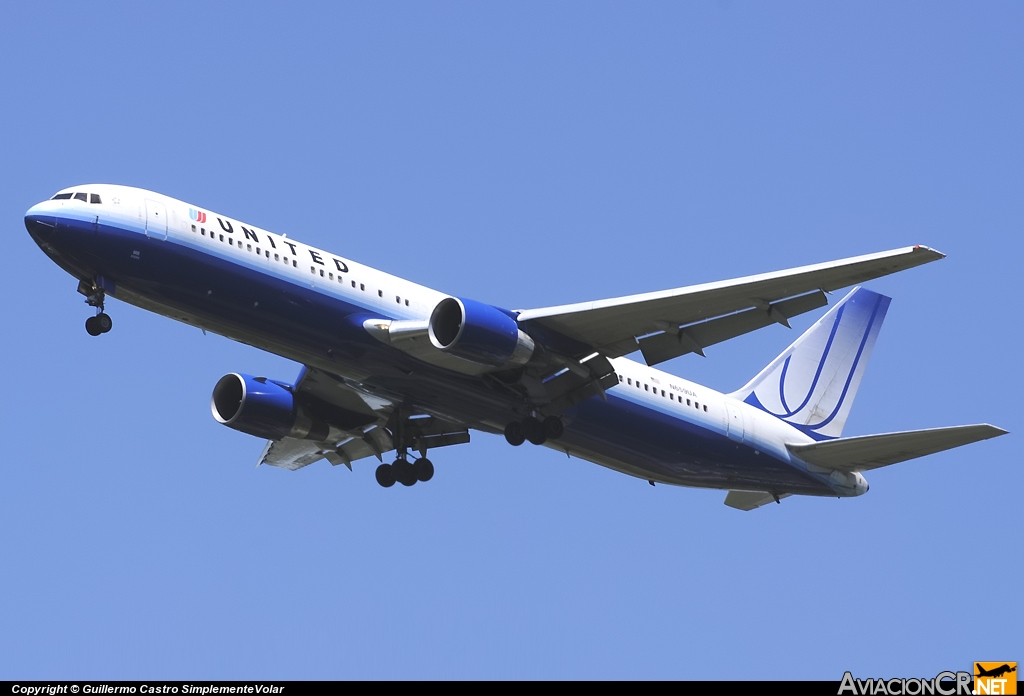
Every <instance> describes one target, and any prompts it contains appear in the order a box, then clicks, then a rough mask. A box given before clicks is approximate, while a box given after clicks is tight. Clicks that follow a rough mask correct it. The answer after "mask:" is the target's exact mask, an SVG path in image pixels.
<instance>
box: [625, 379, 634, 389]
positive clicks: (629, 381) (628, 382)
mask: <svg viewBox="0 0 1024 696" xmlns="http://www.w3.org/2000/svg"><path fill="white" fill-rule="evenodd" d="M626 383H627V384H628V385H629V386H631V387H632V386H633V378H632V377H628V378H627V379H626Z"/></svg>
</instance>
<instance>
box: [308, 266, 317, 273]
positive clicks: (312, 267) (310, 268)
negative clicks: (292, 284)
mask: <svg viewBox="0 0 1024 696" xmlns="http://www.w3.org/2000/svg"><path fill="white" fill-rule="evenodd" d="M309 272H310V273H312V274H313V275H316V266H310V267H309Z"/></svg>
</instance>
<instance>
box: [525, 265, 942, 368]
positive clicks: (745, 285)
mask: <svg viewBox="0 0 1024 696" xmlns="http://www.w3.org/2000/svg"><path fill="white" fill-rule="evenodd" d="M941 258H943V255H942V254H940V253H939V252H937V251H935V250H934V249H929V248H928V247H924V246H913V247H906V248H903V249H894V250H892V251H883V252H880V253H877V254H867V255H865V256H855V257H852V258H848V259H842V260H839V261H830V262H828V263H819V264H815V265H813V266H801V267H799V268H791V269H789V270H785V271H775V272H773V273H762V274H760V275H754V276H747V277H745V278H736V279H733V280H724V281H719V282H715V283H704V284H702V285H691V286H688V287H682V288H676V289H674V290H663V291H661V292H650V293H645V294H642V295H629V296H627V297H616V298H612V299H608V300H599V301H596V302H581V303H579V304H571V305H562V306H558V307H544V308H540V309H527V310H522V311H521V312H519V315H518V321H519V322H520V323H521V324H539V325H541V326H542V327H544V328H547V329H550V330H552V331H556V332H558V333H559V334H561V335H563V336H566V337H568V338H570V339H574V340H575V341H576V342H577V343H578V350H577V352H578V355H574V356H573V357H575V358H577V359H579V358H580V357H583V356H584V355H587V354H589V353H591V352H594V351H596V352H599V353H601V354H602V355H604V356H606V357H609V358H614V357H618V356H621V355H626V354H627V353H632V352H633V351H635V350H637V349H638V348H639V349H641V350H643V353H644V357H645V359H646V360H647V363H648V364H650V365H653V364H656V363H658V362H662V361H664V360H668V359H670V358H673V357H677V356H679V355H684V354H686V353H701V352H702V349H703V348H705V347H707V346H709V345H712V344H714V343H718V342H720V341H724V340H726V339H729V338H733V337H734V336H739V335H742V334H744V333H747V332H749V331H753V330H755V329H758V328H761V327H762V326H767V325H768V324H771V323H780V324H784V325H786V326H788V325H789V324H788V323H787V319H788V317H791V316H795V315H796V314H801V313H803V312H807V311H810V310H812V309H815V308H817V307H820V306H822V305H824V304H825V296H824V294H823V292H830V291H832V290H837V289H839V288H844V287H847V286H850V285H855V284H857V283H862V282H864V281H867V280H871V279H873V278H878V277H880V276H884V275H888V274H890V273H895V272H897V271H902V270H905V269H907V268H913V267H914V266H920V265H921V264H925V263H929V262H931V261H936V260H938V259H941ZM527 333H529V329H527Z"/></svg>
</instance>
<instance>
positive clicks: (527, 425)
mask: <svg viewBox="0 0 1024 696" xmlns="http://www.w3.org/2000/svg"><path fill="white" fill-rule="evenodd" d="M523 435H525V436H526V439H527V440H529V441H530V442H532V443H533V444H535V445H543V444H544V441H545V440H547V437H545V435H544V424H543V423H541V422H540V421H539V420H537V419H536V418H534V417H533V416H530V417H529V418H526V419H524V420H523Z"/></svg>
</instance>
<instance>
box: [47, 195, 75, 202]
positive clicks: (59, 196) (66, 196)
mask: <svg viewBox="0 0 1024 696" xmlns="http://www.w3.org/2000/svg"><path fill="white" fill-rule="evenodd" d="M71 196H72V194H70V193H58V194H57V195H56V196H54V197H53V198H51V199H50V200H51V201H66V200H67V199H69V198H71Z"/></svg>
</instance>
